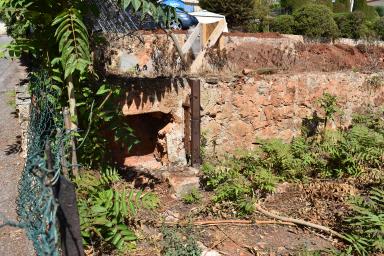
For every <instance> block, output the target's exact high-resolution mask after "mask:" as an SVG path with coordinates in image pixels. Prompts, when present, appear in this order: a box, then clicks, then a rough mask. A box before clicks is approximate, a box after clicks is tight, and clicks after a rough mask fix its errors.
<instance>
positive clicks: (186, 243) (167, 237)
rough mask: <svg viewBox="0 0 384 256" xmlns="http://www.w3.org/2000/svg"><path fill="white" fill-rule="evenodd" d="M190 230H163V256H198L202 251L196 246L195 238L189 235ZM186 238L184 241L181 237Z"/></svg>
mask: <svg viewBox="0 0 384 256" xmlns="http://www.w3.org/2000/svg"><path fill="white" fill-rule="evenodd" d="M191 231H192V230H190V228H187V229H185V230H180V229H178V230H176V229H170V228H163V229H162V234H163V251H162V254H161V255H164V256H200V255H201V253H202V250H201V249H200V247H199V246H198V244H197V242H196V240H195V238H194V237H193V236H192V235H191V233H192V232H191ZM183 236H184V237H187V239H186V240H184V239H182V238H181V237H183Z"/></svg>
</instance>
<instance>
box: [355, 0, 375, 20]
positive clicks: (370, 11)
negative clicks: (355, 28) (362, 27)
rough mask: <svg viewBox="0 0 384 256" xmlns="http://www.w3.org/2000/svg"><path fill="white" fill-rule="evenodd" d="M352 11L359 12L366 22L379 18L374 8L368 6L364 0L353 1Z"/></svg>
mask: <svg viewBox="0 0 384 256" xmlns="http://www.w3.org/2000/svg"><path fill="white" fill-rule="evenodd" d="M353 11H361V12H363V13H364V14H365V16H366V18H367V20H375V19H377V18H379V14H378V13H377V11H376V9H375V7H373V6H369V5H368V4H367V1H366V0H355V4H354V6H353Z"/></svg>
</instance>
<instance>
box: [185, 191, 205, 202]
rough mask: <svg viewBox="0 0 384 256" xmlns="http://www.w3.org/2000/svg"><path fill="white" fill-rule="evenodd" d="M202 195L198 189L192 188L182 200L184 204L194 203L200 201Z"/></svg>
mask: <svg viewBox="0 0 384 256" xmlns="http://www.w3.org/2000/svg"><path fill="white" fill-rule="evenodd" d="M201 198H202V195H201V193H200V191H199V190H197V189H193V190H192V191H191V192H190V193H188V194H186V195H184V196H183V198H182V200H183V202H184V203H185V204H195V203H199V202H200V201H201Z"/></svg>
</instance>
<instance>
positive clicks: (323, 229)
mask: <svg viewBox="0 0 384 256" xmlns="http://www.w3.org/2000/svg"><path fill="white" fill-rule="evenodd" d="M255 208H256V210H258V211H259V212H261V213H262V214H264V215H266V216H268V217H270V218H274V219H276V220H281V221H284V222H289V223H294V224H297V225H302V226H307V227H311V228H315V229H318V230H321V231H324V232H327V233H329V234H332V235H334V236H336V237H338V238H341V239H343V240H345V241H348V240H347V239H346V237H345V236H343V235H342V234H340V233H339V232H336V231H334V230H333V229H330V228H328V227H325V226H322V225H317V224H313V223H311V222H307V221H304V220H299V219H294V218H288V217H283V216H279V215H277V214H274V213H271V212H268V211H266V210H264V209H263V208H262V207H261V206H260V205H258V204H256V205H255Z"/></svg>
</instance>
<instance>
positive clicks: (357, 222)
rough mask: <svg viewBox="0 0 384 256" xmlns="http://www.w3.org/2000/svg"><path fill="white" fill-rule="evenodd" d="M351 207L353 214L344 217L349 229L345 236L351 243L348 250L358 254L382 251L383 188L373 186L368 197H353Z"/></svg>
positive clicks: (383, 238)
mask: <svg viewBox="0 0 384 256" xmlns="http://www.w3.org/2000/svg"><path fill="white" fill-rule="evenodd" d="M352 209H353V215H352V216H351V217H348V218H347V219H346V221H347V224H349V227H350V229H351V230H350V231H349V232H348V233H347V234H345V236H346V237H347V238H348V240H349V241H350V242H351V244H352V245H351V246H350V248H349V250H348V251H349V252H352V251H353V252H355V253H356V254H358V255H374V254H375V253H377V255H379V254H380V253H383V252H384V232H383V230H384V214H383V213H384V190H382V189H379V188H375V189H373V190H372V191H371V193H370V195H369V197H356V198H354V200H353V201H352ZM375 255H376V254H375Z"/></svg>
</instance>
